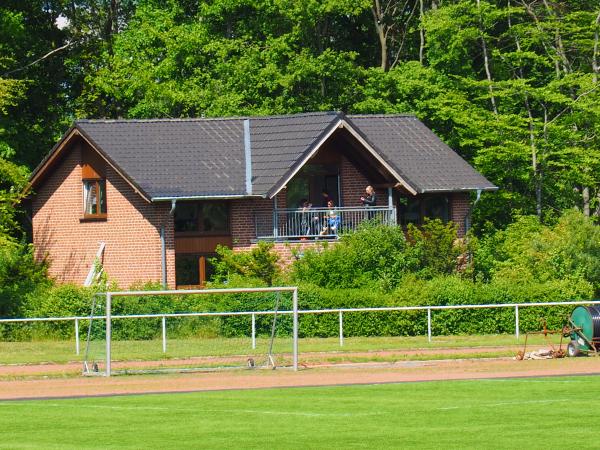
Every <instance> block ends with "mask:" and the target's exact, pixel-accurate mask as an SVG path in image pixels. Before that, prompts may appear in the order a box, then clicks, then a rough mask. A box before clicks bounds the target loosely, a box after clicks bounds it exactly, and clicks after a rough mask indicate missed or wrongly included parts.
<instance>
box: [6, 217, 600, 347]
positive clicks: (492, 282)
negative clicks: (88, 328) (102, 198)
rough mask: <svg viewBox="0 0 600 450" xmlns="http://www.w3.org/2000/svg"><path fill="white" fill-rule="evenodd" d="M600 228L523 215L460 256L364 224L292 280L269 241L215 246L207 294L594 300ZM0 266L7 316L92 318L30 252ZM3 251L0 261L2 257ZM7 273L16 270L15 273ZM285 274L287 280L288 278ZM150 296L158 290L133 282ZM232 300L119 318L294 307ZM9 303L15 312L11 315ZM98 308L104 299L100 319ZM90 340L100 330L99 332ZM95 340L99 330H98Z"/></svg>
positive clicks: (261, 326)
mask: <svg viewBox="0 0 600 450" xmlns="http://www.w3.org/2000/svg"><path fill="white" fill-rule="evenodd" d="M599 233H600V232H599V230H598V227H597V226H596V225H594V224H592V223H591V221H590V219H587V218H585V217H584V216H583V215H582V214H581V213H579V212H576V211H569V212H567V213H565V214H564V215H563V216H562V217H561V218H559V220H558V221H557V223H556V224H555V225H551V226H544V225H541V224H540V223H539V221H538V220H537V219H536V218H534V217H522V218H520V219H519V220H518V221H517V222H515V223H514V224H513V225H511V226H509V227H508V228H507V229H506V230H503V231H498V232H496V233H494V234H491V235H490V237H489V238H487V239H481V240H478V241H476V240H474V241H472V242H471V244H470V247H472V248H471V250H470V251H471V252H472V254H471V256H469V257H468V258H465V257H464V255H462V254H461V256H460V257H459V258H457V254H458V252H462V251H464V248H463V244H460V241H458V240H456V229H455V227H454V226H452V225H445V224H443V223H441V222H439V221H430V222H428V223H427V224H425V226H424V227H423V228H422V229H420V230H417V229H411V230H410V231H409V233H408V238H405V237H404V234H403V232H402V230H401V229H399V228H397V227H388V226H384V225H379V224H373V223H371V224H365V225H364V226H362V227H361V228H360V229H359V230H358V231H357V232H355V233H351V234H346V235H343V236H342V239H341V240H340V242H339V243H338V244H336V245H331V244H327V243H325V244H324V245H323V246H322V247H321V248H319V249H317V250H307V251H305V252H304V254H297V256H298V259H297V260H296V262H295V263H294V264H293V267H292V269H291V271H290V272H289V273H279V269H278V267H277V256H276V255H275V253H274V252H273V249H272V245H271V244H266V243H263V244H261V245H259V246H257V247H256V248H254V249H252V250H250V251H247V252H233V251H232V250H229V249H223V248H221V249H220V251H219V254H220V255H221V256H222V258H221V259H220V261H219V262H218V271H217V273H218V275H217V278H216V280H215V282H214V283H213V284H212V285H211V287H216V288H218V287H250V286H267V285H269V284H270V283H271V282H273V280H275V278H274V277H275V276H278V277H279V278H278V279H277V280H278V284H279V283H281V284H288V283H295V284H298V285H299V286H300V290H299V307H300V308H301V309H337V308H360V307H387V306H427V305H478V304H511V303H537V302H541V303H544V302H557V301H565V300H589V299H591V298H594V296H596V297H597V296H598V295H599V294H600V292H599V285H600V270H599V264H600V262H599V261H600V257H599V255H600V239H599V237H598V234H599ZM12 254H13V253H11V252H7V253H6V255H7V256H5V257H4V258H5V259H0V277H4V278H1V279H4V280H6V279H9V278H10V276H11V275H10V274H11V272H10V271H11V270H12V271H15V270H20V271H22V272H23V273H22V274H18V276H17V278H23V279H27V280H30V281H29V282H28V283H24V284H12V285H11V284H9V283H5V286H6V287H4V288H3V290H0V298H2V299H3V302H4V303H2V304H3V305H4V308H5V314H10V313H12V314H21V315H26V316H29V317H60V316H77V315H78V316H86V315H89V313H90V307H91V303H92V297H93V294H94V292H95V291H96V290H97V289H98V287H96V288H93V289H85V288H77V287H74V286H68V285H67V286H56V287H50V286H49V285H48V283H45V282H44V281H43V280H44V277H43V272H41V271H40V269H39V268H38V267H37V266H35V265H34V264H33V262H32V261H33V260H32V258H31V254H30V253H25V254H22V255H21V257H20V259H18V260H11V259H7V258H8V256H10V255H12ZM0 255H2V254H1V253H0ZM13 276H14V275H13ZM286 276H287V277H289V279H286V278H285V277H286ZM134 288H135V289H142V290H153V289H154V290H156V289H160V286H157V285H152V284H150V285H145V286H134ZM277 298H278V296H277V294H274V293H269V294H260V295H258V294H251V293H248V294H227V295H200V296H155V297H152V298H148V297H126V298H119V299H118V300H116V301H115V302H114V303H113V314H114V315H126V314H164V313H178V312H210V311H266V310H273V309H274V308H275V305H277V304H279V309H288V310H289V309H291V298H290V295H289V294H281V296H280V297H279V303H278V300H277ZM9 306H10V307H11V308H12V309H9ZM570 310H571V308H570V307H563V308H560V307H550V308H548V307H544V308H542V307H529V308H523V309H522V310H521V311H520V324H521V330H522V331H527V330H538V329H539V328H540V319H541V318H545V319H547V321H548V326H549V327H551V328H553V329H557V328H560V327H561V326H562V325H563V322H564V319H565V317H566V316H567V315H568V314H569V312H570ZM102 311H103V300H102V299H101V298H100V299H99V300H98V303H97V310H96V312H97V313H101V312H102ZM159 320H160V319H135V320H122V321H117V322H115V324H114V333H115V336H116V337H117V338H121V339H150V338H155V337H157V336H159V334H160V323H159ZM514 320H515V319H514V309H513V308H501V309H493V310H489V309H475V310H448V311H435V312H434V333H436V334H462V333H464V334H469V333H486V334H493V333H511V332H513V331H514V326H515V322H514ZM256 325H257V331H258V333H259V334H263V335H268V334H269V333H270V326H271V318H270V317H268V316H258V317H257V323H256ZM51 328H52V330H53V331H52V333H54V335H56V336H57V337H66V336H70V335H71V334H72V332H73V329H72V326H71V324H68V323H64V324H58V325H56V324H55V325H53V326H52V327H51ZM3 330H4V331H3V334H4V335H5V337H6V338H22V337H24V336H25V335H26V333H25V334H23V333H24V332H17V331H11V330H17V328H3ZM290 330H291V320H290V317H289V316H288V317H282V318H280V326H279V328H278V333H280V334H286V333H289V332H290ZM426 331H427V322H426V313H425V312H424V311H406V312H394V313H389V312H385V313H347V314H345V318H344V332H345V334H346V335H347V336H381V335H395V336H402V335H419V334H424V333H426ZM95 333H96V334H97V335H100V334H101V333H102V330H101V327H100V325H98V328H97V329H95ZM98 333H100V334H98ZM249 333H250V318H249V317H248V316H237V317H236V316H233V317H222V318H220V317H213V318H202V319H197V318H196V319H181V320H177V321H170V323H169V335H171V336H181V337H185V336H196V335H201V336H246V335H248V334H249ZM300 333H301V335H302V336H304V337H325V336H335V335H336V334H337V333H338V318H337V316H336V315H335V314H323V315H306V316H302V318H301V327H300Z"/></svg>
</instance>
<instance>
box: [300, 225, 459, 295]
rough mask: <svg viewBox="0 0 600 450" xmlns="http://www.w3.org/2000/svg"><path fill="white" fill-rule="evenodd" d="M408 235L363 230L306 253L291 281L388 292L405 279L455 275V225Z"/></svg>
mask: <svg viewBox="0 0 600 450" xmlns="http://www.w3.org/2000/svg"><path fill="white" fill-rule="evenodd" d="M407 235H408V238H405V237H404V232H403V231H402V228H400V227H388V226H385V225H380V224H376V223H375V224H374V223H366V224H363V225H361V227H360V228H359V229H358V230H357V232H356V233H349V234H345V235H342V236H341V239H340V242H339V243H337V244H336V245H332V246H329V245H327V243H324V244H323V247H322V248H320V249H315V250H310V249H309V250H306V251H305V252H304V253H303V254H302V255H301V257H300V258H299V259H298V260H297V261H296V262H295V264H294V266H293V270H292V272H293V273H292V278H293V279H294V280H296V281H299V282H304V283H312V284H315V285H317V286H322V287H327V288H333V289H338V288H359V287H365V286H373V285H377V286H379V287H380V288H381V289H383V290H388V291H389V290H390V289H393V288H394V287H396V286H398V284H399V282H400V280H401V279H402V277H403V276H404V275H406V274H409V273H418V274H419V276H421V277H431V276H435V275H443V274H451V273H453V272H454V271H455V270H456V268H457V257H458V255H459V254H460V253H461V246H460V244H458V243H457V242H458V241H457V236H456V226H455V225H453V224H451V223H449V224H446V225H445V224H443V223H442V222H441V221H440V220H430V221H426V222H425V224H424V225H423V226H422V228H421V229H419V228H417V227H415V226H412V225H411V226H409V229H408V233H407ZM299 256H300V255H299Z"/></svg>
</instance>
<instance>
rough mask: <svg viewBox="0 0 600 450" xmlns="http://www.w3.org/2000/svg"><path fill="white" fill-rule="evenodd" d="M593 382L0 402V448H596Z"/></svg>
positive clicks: (599, 382)
mask: <svg viewBox="0 0 600 450" xmlns="http://www.w3.org/2000/svg"><path fill="white" fill-rule="evenodd" d="M598 411H600V377H598V376H595V377H594V376H586V377H583V376H581V377H569V378H527V379H510V380H506V379H496V380H479V381H452V382H424V383H403V384H384V385H363V386H337V387H315V388H289V389H261V390H237V391H219V392H199V393H191V394H160V395H137V396H116V397H102V398H78V399H66V400H56V399H54V400H36V401H3V402H0V423H1V424H2V433H1V437H0V448H10V449H20V448H27V449H30V448H42V449H68V448H76V449H85V448H98V449H105V448H131V449H147V448H211V449H217V448H268V449H270V448H409V447H418V448H511V449H517V448H527V449H534V448H539V449H548V448H578V449H583V448H590V449H591V448H595V449H597V448H600V432H599V429H598Z"/></svg>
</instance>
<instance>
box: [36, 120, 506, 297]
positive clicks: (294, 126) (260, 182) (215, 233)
mask: <svg viewBox="0 0 600 450" xmlns="http://www.w3.org/2000/svg"><path fill="white" fill-rule="evenodd" d="M30 185H31V189H32V192H33V195H32V211H33V215H32V218H33V241H34V245H35V248H36V255H37V258H39V259H43V258H47V260H48V261H49V270H50V274H51V275H52V276H53V277H55V278H56V279H57V280H58V281H62V282H74V283H84V280H86V277H88V276H89V275H90V268H91V267H92V266H93V265H94V261H95V259H96V258H99V259H100V260H101V263H102V266H103V268H104V270H105V272H106V273H107V274H108V276H109V278H110V279H111V280H113V281H116V282H117V283H118V284H119V285H120V286H121V287H122V288H124V287H129V286H130V285H131V284H132V283H135V282H143V281H162V282H163V283H164V284H165V285H167V286H169V287H176V286H190V285H201V284H202V283H203V282H204V281H205V280H207V279H208V278H209V277H210V271H211V267H210V264H209V262H208V259H209V258H210V257H211V256H213V255H214V251H215V248H216V246H217V245H226V246H229V247H232V248H235V249H238V248H239V249H244V248H248V247H250V246H252V245H254V244H255V243H256V242H257V241H258V240H263V239H264V240H271V241H274V242H276V248H277V249H278V250H279V251H280V252H282V254H284V255H286V256H289V245H286V244H287V243H290V242H292V243H294V244H295V245H298V246H301V247H305V246H310V245H314V242H315V241H316V240H318V239H328V240H336V239H337V236H338V235H339V233H340V232H342V231H347V230H351V229H354V228H355V227H356V226H357V225H358V224H359V223H361V222H362V221H364V220H367V219H378V220H382V221H385V222H388V223H394V224H398V225H400V226H406V225H407V224H408V223H416V224H419V223H422V220H423V218H424V217H438V218H441V219H442V220H445V221H448V220H452V221H454V222H456V223H457V224H458V226H459V233H460V234H464V232H465V227H466V226H467V219H468V214H469V209H470V193H471V192H474V191H475V192H481V191H485V190H494V189H496V187H495V186H494V185H492V184H491V183H490V182H489V181H487V180H486V179H485V178H484V177H482V176H481V175H480V174H479V173H477V172H476V171H475V170H474V169H473V168H472V167H470V166H469V165H468V164H467V163H466V162H465V161H464V160H463V159H462V158H460V157H459V156H458V155H457V154H456V153H455V152H454V151H452V149H450V148H449V147H448V146H446V145H445V144H444V143H443V142H442V141H441V140H439V139H438V138H437V137H436V136H435V135H434V134H433V133H432V132H431V130H429V129H428V128H427V127H425V126H424V125H423V124H422V123H421V122H420V121H419V120H418V119H416V118H415V117H413V116H404V115H363V116H346V115H344V114H341V113H334V112H330V113H310V114H296V115H287V116H269V117H250V118H231V119H175V120H162V119H161V120H93V121H88V120H81V121H77V122H75V124H74V125H73V127H72V128H71V129H70V130H69V131H68V132H67V133H66V134H65V135H64V136H63V138H62V139H61V140H60V141H59V142H58V143H57V144H56V146H55V147H54V148H53V149H52V151H51V152H50V153H49V154H48V156H47V157H46V158H45V159H44V160H43V161H42V163H41V164H40V165H39V166H38V167H37V168H36V170H35V171H34V172H33V174H32V176H31V180H30ZM367 185H371V186H373V187H374V190H375V194H376V200H377V201H376V204H375V206H365V205H364V204H363V202H362V201H361V197H364V196H365V187H366V186H367ZM327 198H329V199H330V200H331V201H332V202H333V207H332V206H331V205H329V206H328V205H327V204H326V203H325V200H326V199H327ZM302 203H303V204H304V207H302V205H301V204H302Z"/></svg>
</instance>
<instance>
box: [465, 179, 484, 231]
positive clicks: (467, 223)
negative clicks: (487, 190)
mask: <svg viewBox="0 0 600 450" xmlns="http://www.w3.org/2000/svg"><path fill="white" fill-rule="evenodd" d="M481 192H482V191H481V189H477V197H476V198H475V201H474V202H473V204H472V205H471V207H470V208H469V211H468V212H467V215H466V216H465V236H466V235H467V233H468V232H469V229H470V228H471V213H472V212H473V210H474V209H475V205H476V204H477V202H479V200H480V199H481Z"/></svg>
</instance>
